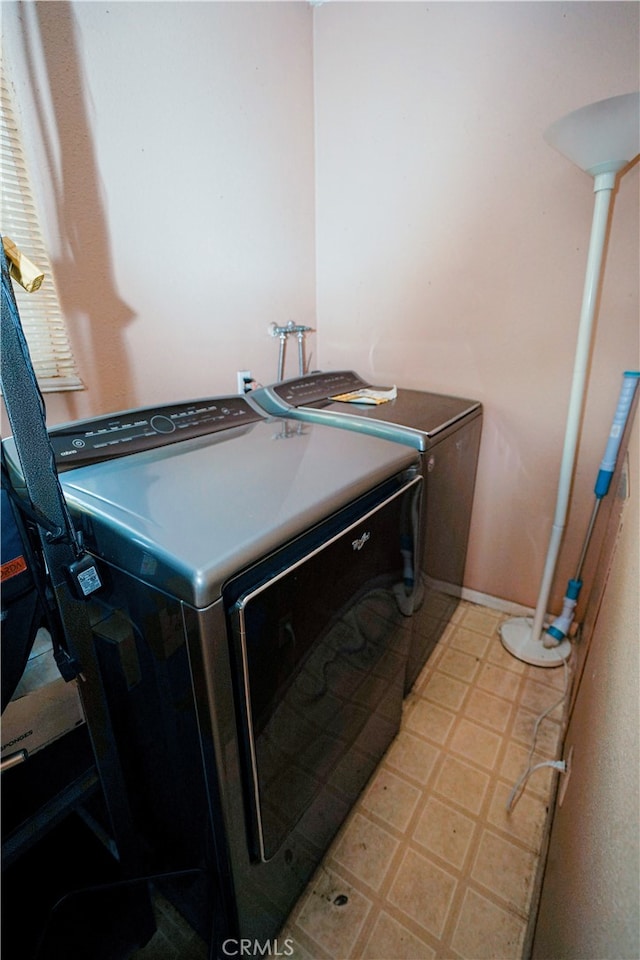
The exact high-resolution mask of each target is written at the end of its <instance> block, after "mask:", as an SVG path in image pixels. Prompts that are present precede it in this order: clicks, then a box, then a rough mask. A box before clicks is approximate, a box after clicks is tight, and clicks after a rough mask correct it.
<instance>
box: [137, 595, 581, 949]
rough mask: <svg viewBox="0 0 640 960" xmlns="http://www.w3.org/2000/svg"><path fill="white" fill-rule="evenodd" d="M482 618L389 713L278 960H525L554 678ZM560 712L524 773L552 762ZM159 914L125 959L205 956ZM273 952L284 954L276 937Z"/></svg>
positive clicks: (470, 611) (542, 831)
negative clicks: (374, 760) (392, 721)
mask: <svg viewBox="0 0 640 960" xmlns="http://www.w3.org/2000/svg"><path fill="white" fill-rule="evenodd" d="M503 619H505V617H504V616H503V615H502V614H499V613H497V612H496V611H493V610H490V609H487V608H485V607H480V606H477V605H474V604H471V603H467V602H464V601H463V602H462V603H461V604H460V606H459V607H458V609H457V610H456V612H455V614H454V616H453V619H452V622H451V623H450V624H449V625H448V626H447V628H446V629H445V631H444V633H443V635H442V637H441V639H440V641H439V643H438V645H437V647H436V649H435V650H434V652H433V654H432V655H431V657H430V659H429V661H428V663H427V664H426V666H425V668H424V669H423V671H422V673H421V675H420V677H419V678H418V680H417V681H416V684H415V686H414V689H413V690H412V692H411V693H410V694H409V696H408V697H407V699H406V701H405V705H404V712H403V721H402V729H401V731H400V733H399V735H398V737H397V738H396V740H395V741H394V743H393V744H392V746H391V747H390V748H389V750H388V751H387V754H386V756H385V757H384V759H383V760H382V762H381V763H380V765H379V767H378V769H377V771H376V773H375V774H374V776H373V778H372V780H371V781H370V783H369V784H368V786H367V788H366V789H365V791H364V792H363V794H362V795H361V797H360V798H359V800H358V802H357V804H356V805H355V807H354V808H353V810H352V811H351V813H350V815H349V817H348V819H347V821H346V822H345V823H344V824H343V826H342V828H341V830H340V832H339V833H338V835H337V836H336V838H335V840H334V842H333V844H332V845H331V847H330V848H329V850H328V851H327V854H326V856H325V858H324V860H323V862H322V864H321V866H320V867H319V868H318V870H317V871H316V873H315V875H314V877H313V878H312V880H311V882H310V884H309V886H308V887H307V890H306V891H305V892H304V894H303V895H302V896H301V897H300V900H299V901H298V903H297V904H296V906H295V908H294V910H293V911H292V913H291V916H290V917H289V920H288V922H287V924H286V925H285V927H284V929H283V930H282V931H281V933H280V935H279V937H278V943H279V945H280V950H281V951H284V950H285V949H286V951H287V952H286V955H291V956H293V958H294V960H296V958H297V960H432V958H439V960H482V958H488V960H526V957H527V955H528V934H529V933H530V931H528V921H529V917H530V916H531V914H532V912H533V911H534V910H535V907H536V902H537V890H536V884H537V876H538V864H539V861H540V854H541V851H542V850H543V848H544V842H545V839H546V835H547V832H548V828H549V812H548V811H549V807H550V806H551V801H552V798H553V790H554V782H555V781H554V778H555V777H557V776H558V774H556V773H555V771H553V770H552V769H550V768H548V767H547V768H544V769H542V770H538V771H536V772H535V773H533V774H532V775H531V777H530V778H529V779H528V780H527V781H526V782H525V785H524V788H523V790H522V791H521V793H520V794H519V796H518V799H517V802H516V803H515V805H514V806H513V809H512V811H511V813H507V811H506V805H507V802H508V800H509V796H510V794H511V791H512V788H513V787H514V785H515V784H516V783H517V781H518V780H519V778H520V777H521V776H522V774H523V773H524V771H525V770H526V769H527V767H528V765H529V762H530V761H529V753H530V747H531V743H532V739H533V733H534V724H535V721H536V719H537V717H538V716H539V715H540V714H542V713H543V712H544V711H546V710H547V709H548V708H549V707H551V706H552V705H553V704H556V703H558V701H559V700H560V699H561V698H562V693H563V689H564V686H565V670H564V669H560V668H556V669H545V668H537V667H531V666H528V665H526V664H524V663H521V662H520V661H518V660H516V659H514V658H513V657H511V656H510V655H509V654H508V653H506V651H505V650H504V649H503V647H502V644H501V643H500V639H499V635H498V626H499V624H500V622H501V621H502V620H503ZM563 716H564V706H563V705H562V704H560V705H558V706H557V707H556V708H555V709H554V710H553V711H552V712H551V713H550V714H549V716H548V717H547V718H546V719H545V720H543V721H542V722H541V724H540V726H539V730H538V735H537V739H536V745H537V746H536V754H535V757H534V760H533V761H532V762H540V761H541V760H547V759H556V758H557V757H558V756H559V751H560V749H561V741H562V732H563ZM166 906H167V910H166V911H165V918H164V922H163V923H161V925H160V926H161V929H159V931H158V933H157V934H156V935H155V936H154V938H153V939H152V941H151V942H150V944H148V945H147V947H146V948H145V949H144V950H142V951H140V952H139V953H136V958H140V960H156V958H158V960H160V958H162V960H169V958H180V960H184V958H187V957H188V958H190V960H191V958H193V960H200V958H204V957H205V956H206V952H205V950H204V945H202V944H201V942H200V941H198V940H197V938H194V935H193V934H192V933H191V934H190V935H189V937H188V938H187V939H184V938H183V936H184V935H183V933H182V932H181V931H180V929H179V924H177V923H176V918H175V911H172V908H170V907H168V905H166ZM287 938H289V942H288V943H287V944H284V941H285V939H287Z"/></svg>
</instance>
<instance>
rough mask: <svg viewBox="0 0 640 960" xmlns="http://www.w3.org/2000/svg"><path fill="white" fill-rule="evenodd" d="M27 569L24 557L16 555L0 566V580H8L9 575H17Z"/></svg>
mask: <svg viewBox="0 0 640 960" xmlns="http://www.w3.org/2000/svg"><path fill="white" fill-rule="evenodd" d="M26 569H27V563H26V560H25V559H24V557H16V558H15V559H14V560H7V562H6V563H3V564H2V566H1V567H0V581H2V580H10V579H11V577H17V576H18V574H19V573H24V571H25V570H26Z"/></svg>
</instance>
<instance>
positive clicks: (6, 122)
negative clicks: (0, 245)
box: [0, 69, 83, 393]
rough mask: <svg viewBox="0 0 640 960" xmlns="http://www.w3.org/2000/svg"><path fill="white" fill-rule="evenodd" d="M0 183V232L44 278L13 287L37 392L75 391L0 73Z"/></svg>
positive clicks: (8, 93) (70, 359)
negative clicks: (32, 285)
mask: <svg viewBox="0 0 640 960" xmlns="http://www.w3.org/2000/svg"><path fill="white" fill-rule="evenodd" d="M0 179H1V181H2V187H1V197H0V232H1V233H2V236H4V237H9V238H10V239H11V240H13V242H14V243H15V245H16V246H17V247H18V249H19V250H20V251H21V252H22V253H23V254H24V255H25V256H26V257H28V259H29V260H31V261H32V262H33V263H34V264H35V265H36V266H37V267H38V268H39V269H40V270H41V271H42V272H43V273H44V274H45V278H44V280H43V282H42V286H41V287H40V289H39V290H37V291H36V292H35V293H27V292H26V290H23V288H22V287H21V286H20V285H19V284H18V283H15V282H14V285H13V288H14V292H15V296H16V301H17V304H18V310H19V312H20V320H21V321H22V328H23V330H24V335H25V337H26V339H27V343H28V344H29V353H30V354H31V362H32V364H33V368H34V370H35V373H36V377H37V378H38V383H39V385H40V389H41V390H42V391H43V392H49V393H52V392H56V391H59V390H81V389H83V384H82V381H81V380H80V377H79V376H78V372H77V369H76V363H75V360H74V357H73V353H72V351H71V345H70V342H69V336H68V333H67V328H66V324H65V321H64V317H63V315H62V310H61V308H60V303H59V301H58V293H57V290H56V286H55V281H54V278H53V270H52V268H51V262H50V260H49V256H48V254H47V250H46V247H45V244H44V240H43V238H42V234H41V232H40V223H39V220H38V213H37V210H36V205H35V202H34V197H33V191H32V189H31V181H30V178H29V171H28V168H27V163H26V158H25V153H24V149H23V145H22V140H21V137H20V132H19V129H18V124H17V120H16V114H15V110H14V107H13V101H12V96H11V89H10V86H9V84H8V82H7V80H6V78H5V74H4V69H2V70H1V71H0Z"/></svg>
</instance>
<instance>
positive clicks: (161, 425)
mask: <svg viewBox="0 0 640 960" xmlns="http://www.w3.org/2000/svg"><path fill="white" fill-rule="evenodd" d="M151 426H152V427H153V429H154V430H155V431H156V433H173V431H174V430H175V428H176V425H175V423H174V422H173V420H169V417H163V416H157V417H151Z"/></svg>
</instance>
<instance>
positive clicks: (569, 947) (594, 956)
mask: <svg viewBox="0 0 640 960" xmlns="http://www.w3.org/2000/svg"><path fill="white" fill-rule="evenodd" d="M638 430H639V424H638V420H636V423H635V429H634V432H633V437H632V441H631V445H630V461H631V465H632V468H633V470H632V474H633V476H634V477H635V482H633V481H632V483H631V487H630V497H629V499H628V500H627V502H626V504H625V507H624V511H623V513H622V525H621V532H620V537H619V540H618V544H617V549H616V551H615V555H614V558H613V563H612V566H611V570H610V573H609V578H608V584H607V590H606V593H605V595H604V599H603V602H602V606H601V607H600V609H599V612H598V616H597V619H596V622H595V627H594V631H593V636H592V639H591V644H590V649H589V654H588V657H587V660H586V665H585V670H584V673H583V677H582V683H581V685H580V689H579V691H578V696H577V698H576V702H575V707H574V710H573V715H572V718H571V722H570V724H569V728H568V730H567V735H566V741H565V748H564V756H565V758H567V757H569V755H571V758H572V759H571V767H570V770H571V772H570V776H569V781H568V784H567V785H566V793H565V796H564V800H563V802H562V805H561V806H560V807H558V808H557V809H556V813H555V818H554V823H553V829H552V833H551V842H550V847H549V856H548V860H547V870H546V875H545V880H544V884H543V889H542V898H541V903H540V914H539V919H538V925H537V929H536V937H535V941H534V949H533V957H534V958H539V960H556V958H557V960H602V958H603V957H612V958H613V957H616V958H618V960H636V958H637V957H639V956H640V914H639V900H638V895H639V892H640V891H639V881H640V848H639V845H638V809H639V804H640V789H639V782H638V780H639V770H638V756H639V751H640V743H639V741H638V730H639V719H640V714H639V707H640V705H639V701H638V671H639V668H640V661H639V655H638V636H639V635H640V624H639V621H638V582H639V580H640V569H639V563H638V559H639V558H638V525H639V523H640V510H639V505H640V494H639V491H638V479H637V478H638V465H639V458H640V454H639V452H638Z"/></svg>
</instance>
